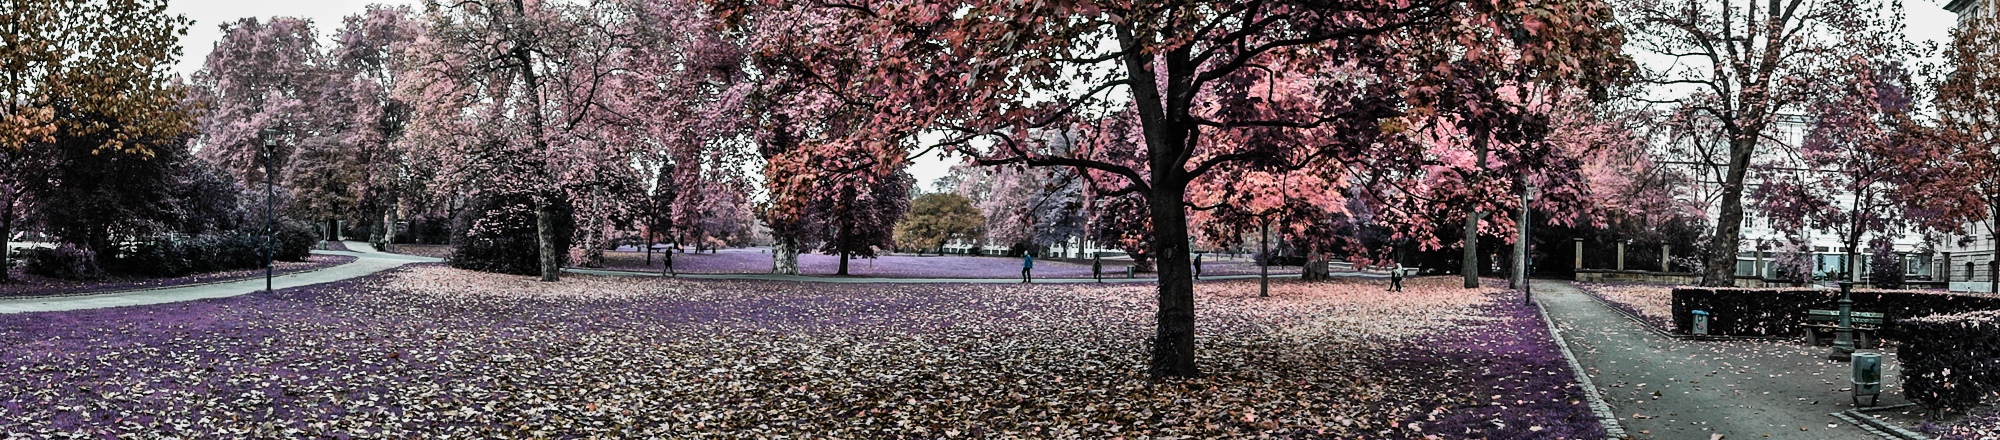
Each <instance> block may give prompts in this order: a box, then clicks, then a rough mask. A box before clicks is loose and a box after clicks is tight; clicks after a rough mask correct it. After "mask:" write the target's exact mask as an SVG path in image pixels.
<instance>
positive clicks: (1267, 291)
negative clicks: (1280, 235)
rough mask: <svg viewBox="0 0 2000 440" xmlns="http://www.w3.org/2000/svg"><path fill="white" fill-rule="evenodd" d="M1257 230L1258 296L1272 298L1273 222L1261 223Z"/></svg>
mask: <svg viewBox="0 0 2000 440" xmlns="http://www.w3.org/2000/svg"><path fill="white" fill-rule="evenodd" d="M1257 226H1258V228H1257V231H1258V232H1257V252H1258V254H1257V255H1258V256H1259V257H1258V259H1259V260H1261V261H1259V262H1258V263H1259V264H1258V265H1257V283H1258V284H1257V296H1259V297H1270V296H1271V221H1270V220H1265V221H1263V222H1260V223H1259V224H1258V225H1257Z"/></svg>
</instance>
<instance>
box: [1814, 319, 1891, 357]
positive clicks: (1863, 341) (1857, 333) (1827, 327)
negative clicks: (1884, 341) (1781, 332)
mask: <svg viewBox="0 0 2000 440" xmlns="http://www.w3.org/2000/svg"><path fill="white" fill-rule="evenodd" d="M1884 318H1885V317H1884V316H1883V315H1882V314H1881V313H1873V312H1849V314H1848V319H1849V321H1848V322H1849V323H1850V324H1853V327H1854V338H1855V339H1854V346H1855V347H1856V348H1875V345H1874V344H1873V343H1880V342H1881V338H1879V337H1876V338H1871V337H1869V336H1870V335H1872V334H1874V333H1875V332H1876V331H1879V330H1881V329H1882V322H1883V321H1884ZM1805 327H1806V343H1807V344H1811V345H1820V340H1821V338H1820V336H1819V332H1822V331H1824V332H1827V336H1826V338H1825V340H1826V341H1827V344H1832V343H1833V339H1834V338H1835V336H1834V330H1837V329H1839V328H1840V311H1839V310H1807V311H1806V324H1805Z"/></svg>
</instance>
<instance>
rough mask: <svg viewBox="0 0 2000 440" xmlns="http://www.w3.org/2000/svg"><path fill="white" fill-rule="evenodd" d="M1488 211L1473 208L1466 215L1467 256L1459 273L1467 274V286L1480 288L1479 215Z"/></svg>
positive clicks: (1461, 264) (1460, 265) (1461, 263)
mask: <svg viewBox="0 0 2000 440" xmlns="http://www.w3.org/2000/svg"><path fill="white" fill-rule="evenodd" d="M1485 214H1486V213H1484V212H1480V211H1479V210H1478V209H1473V210H1472V212H1470V213H1467V214H1466V215H1465V258H1464V261H1462V262H1460V264H1459V265H1458V273H1459V274H1460V275H1463V276H1465V288H1467V289H1477V288H1479V217H1481V216H1484V215H1485Z"/></svg>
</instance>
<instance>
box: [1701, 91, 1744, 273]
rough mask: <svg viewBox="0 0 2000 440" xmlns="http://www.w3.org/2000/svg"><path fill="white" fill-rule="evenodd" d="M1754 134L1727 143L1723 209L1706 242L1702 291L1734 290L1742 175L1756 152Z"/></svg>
mask: <svg viewBox="0 0 2000 440" xmlns="http://www.w3.org/2000/svg"><path fill="white" fill-rule="evenodd" d="M1756 131H1757V130H1751V131H1750V132H1748V133H1747V134H1744V135H1740V136H1737V138H1736V139H1733V140H1731V141H1730V143H1729V171H1728V173H1727V174H1726V175H1725V176H1724V179H1723V182H1722V202H1721V203H1722V207H1721V209H1720V212H1719V213H1717V214H1716V219H1715V236H1714V237H1711V238H1710V239H1709V242H1708V264H1707V267H1704V268H1702V276H1701V285H1702V286H1704V287H1735V286H1736V248H1737V245H1738V243H1739V242H1741V241H1743V175H1744V174H1746V173H1748V172H1749V169H1750V153H1751V152H1752V151H1754V150H1755V149H1756V148H1757V135H1758V133H1756Z"/></svg>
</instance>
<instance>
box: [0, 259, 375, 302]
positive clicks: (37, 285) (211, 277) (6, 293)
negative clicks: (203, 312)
mask: <svg viewBox="0 0 2000 440" xmlns="http://www.w3.org/2000/svg"><path fill="white" fill-rule="evenodd" d="M351 261H354V257H350V256H345V255H313V256H311V257H308V258H307V259H306V261H279V262H276V263H273V264H272V266H273V268H274V269H276V271H275V273H276V274H288V273H297V272H304V271H309V270H319V269H324V268H328V267H333V266H339V265H342V264H347V263H348V262H351ZM12 275H13V279H14V282H13V283H6V284H0V298H22V297H33V296H65V295H83V294H90V293H100V292H115V291H120V290H138V289H158V288H165V287H175V286H185V285H190V284H206V283H219V282H224V281H235V280H241V279H249V278H261V277H263V276H264V269H263V268H257V269H237V270H225V271H220V272H209V273H198V274H193V275H188V276H182V277H174V278H145V277H128V276H114V277H111V278H106V279H101V280H89V281H82V280H65V279H57V278H47V277H42V276H37V275H30V274H28V273H27V272H25V271H23V270H21V269H14V271H13V272H12Z"/></svg>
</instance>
